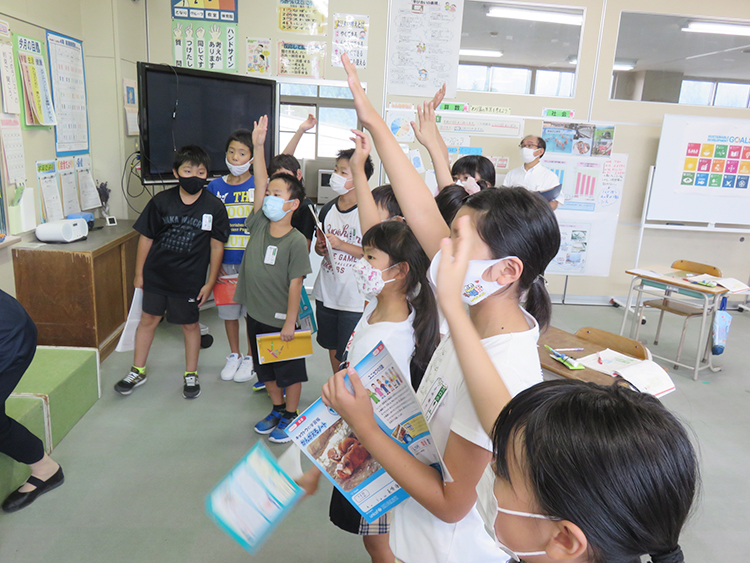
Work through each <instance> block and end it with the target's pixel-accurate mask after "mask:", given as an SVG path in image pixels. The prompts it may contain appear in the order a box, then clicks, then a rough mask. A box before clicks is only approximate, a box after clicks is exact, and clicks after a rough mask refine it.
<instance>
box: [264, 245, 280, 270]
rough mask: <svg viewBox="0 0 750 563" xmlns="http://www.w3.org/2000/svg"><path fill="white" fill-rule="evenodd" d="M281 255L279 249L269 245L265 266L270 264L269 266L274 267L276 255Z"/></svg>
mask: <svg viewBox="0 0 750 563" xmlns="http://www.w3.org/2000/svg"><path fill="white" fill-rule="evenodd" d="M278 253H279V249H278V248H277V247H275V246H273V245H268V246H267V247H266V257H265V258H264V259H263V263H264V264H268V265H269V266H273V265H274V264H276V255H277V254H278Z"/></svg>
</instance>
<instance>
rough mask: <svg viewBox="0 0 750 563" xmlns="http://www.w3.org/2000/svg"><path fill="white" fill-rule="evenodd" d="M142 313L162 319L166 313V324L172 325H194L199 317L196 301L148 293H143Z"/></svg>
mask: <svg viewBox="0 0 750 563" xmlns="http://www.w3.org/2000/svg"><path fill="white" fill-rule="evenodd" d="M143 312H144V313H148V314H149V315H154V316H156V317H163V316H164V313H165V312H166V314H167V322H169V323H172V324H174V325H191V324H195V323H197V322H198V318H199V317H200V312H199V310H198V300H197V299H193V298H190V299H188V298H187V297H172V296H171V295H162V294H160V293H151V292H150V291H144V292H143Z"/></svg>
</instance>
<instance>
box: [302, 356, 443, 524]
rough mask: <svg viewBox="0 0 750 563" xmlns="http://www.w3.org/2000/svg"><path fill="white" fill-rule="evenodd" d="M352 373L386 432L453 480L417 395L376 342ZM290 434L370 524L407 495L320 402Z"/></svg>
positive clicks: (311, 406)
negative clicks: (359, 382)
mask: <svg viewBox="0 0 750 563" xmlns="http://www.w3.org/2000/svg"><path fill="white" fill-rule="evenodd" d="M354 369H355V370H356V372H357V374H358V375H359V378H360V380H361V381H362V385H363V386H364V388H365V389H366V390H367V392H368V393H369V395H370V399H371V401H372V405H373V410H374V412H375V420H376V421H377V423H378V426H379V427H380V428H381V429H382V430H383V432H385V433H386V434H387V435H388V436H390V437H391V439H392V440H394V441H395V442H396V443H397V444H398V445H399V446H401V447H402V448H403V449H405V450H406V451H408V452H409V453H411V454H412V455H413V456H414V457H416V458H417V459H418V460H419V461H421V462H422V463H425V464H427V465H431V466H433V467H435V468H436V469H437V470H438V471H440V472H441V474H442V475H443V479H444V480H445V481H451V480H452V479H451V477H450V475H449V473H448V470H447V469H446V467H445V464H444V463H443V460H442V458H441V457H440V453H439V452H438V450H437V447H436V446H435V443H434V441H433V439H432V435H431V434H430V429H429V427H428V426H427V422H426V421H425V418H424V415H423V414H422V411H421V409H420V406H419V401H418V400H417V396H416V394H415V393H414V391H413V390H412V388H411V385H410V384H409V380H408V378H407V377H405V376H404V374H403V373H402V372H401V370H400V369H399V368H398V365H397V364H396V362H395V360H394V359H393V357H392V356H391V355H390V354H389V353H388V349H387V348H386V347H385V345H384V344H383V343H382V342H380V343H378V345H377V346H376V347H375V348H374V349H373V350H372V351H371V352H370V353H369V354H368V355H367V356H365V358H364V359H363V360H362V361H361V362H359V363H358V364H357V365H356V366H354ZM287 434H288V435H289V436H290V437H291V438H292V440H293V441H294V442H295V443H296V444H297V445H298V446H299V447H300V449H301V450H302V451H303V452H305V455H307V457H309V458H310V459H311V460H312V462H313V463H314V464H315V465H316V466H317V467H318V469H320V470H321V471H322V473H323V474H324V475H325V476H326V477H328V479H329V480H330V481H331V482H332V483H333V485H334V486H335V487H336V488H337V489H338V490H339V491H340V492H341V493H342V494H343V495H344V497H346V499H347V500H348V501H349V502H350V503H351V504H352V506H354V508H356V509H357V510H358V511H359V513H360V514H362V516H363V517H364V519H365V520H367V521H368V522H370V523H372V522H374V521H375V520H376V519H377V518H379V517H380V516H382V515H383V514H385V513H386V512H388V511H389V510H391V509H392V508H393V507H394V506H396V505H397V504H399V503H401V502H403V501H404V500H406V499H407V498H408V497H409V495H408V494H407V493H406V491H404V490H403V489H402V488H401V487H400V486H399V484H398V483H396V482H395V481H394V480H393V479H392V478H391V476H390V475H388V474H387V473H386V472H385V470H384V469H383V468H382V467H381V466H380V464H379V463H378V462H377V461H375V459H373V458H372V456H371V455H370V453H369V452H368V451H367V450H366V449H365V448H364V447H363V446H362V444H361V443H360V442H359V440H358V439H357V437H356V435H355V434H354V432H353V431H352V429H351V428H350V427H349V425H347V424H346V422H344V420H343V419H342V418H341V417H340V416H339V415H338V413H336V411H335V410H333V409H331V408H329V407H326V406H325V405H324V404H323V401H322V400H321V399H318V400H317V401H315V402H314V403H313V404H312V405H310V407H309V408H308V409H307V410H305V412H303V413H302V414H301V415H300V416H299V417H298V418H297V419H296V420H295V421H294V422H293V423H292V424H291V425H290V426H289V428H287Z"/></svg>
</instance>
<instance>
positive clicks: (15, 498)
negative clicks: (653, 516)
mask: <svg viewBox="0 0 750 563" xmlns="http://www.w3.org/2000/svg"><path fill="white" fill-rule="evenodd" d="M63 481H65V476H64V475H63V470H62V467H60V468H58V470H57V471H56V472H55V474H54V475H53V476H52V477H50V478H49V479H47V480H46V481H42V480H41V479H39V478H37V477H34V476H33V475H32V476H30V477H29V478H28V479H27V480H26V482H27V483H29V484H31V485H34V486H35V487H36V489H34V490H33V491H29V492H28V493H21V492H18V491H14V492H12V493H11V494H9V495H8V498H6V499H5V502H3V507H2V508H3V512H15V511H17V510H21V509H22V508H26V507H27V506H29V505H30V504H31V503H32V502H34V501H35V500H36V499H37V497H38V496H40V495H43V494H44V493H46V492H49V491H51V490H52V489H54V488H56V487H59V486H60V485H62V484H63Z"/></svg>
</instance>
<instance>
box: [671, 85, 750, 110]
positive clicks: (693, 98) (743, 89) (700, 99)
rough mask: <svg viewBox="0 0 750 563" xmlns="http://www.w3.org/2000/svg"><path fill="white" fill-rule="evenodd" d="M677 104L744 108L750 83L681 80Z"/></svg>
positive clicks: (748, 98) (749, 92)
mask: <svg viewBox="0 0 750 563" xmlns="http://www.w3.org/2000/svg"><path fill="white" fill-rule="evenodd" d="M678 103H680V104H690V105H694V106H716V107H727V108H746V107H748V104H749V103H750V83H742V82H719V81H710V80H683V81H682V85H681V87H680V98H679V102H678Z"/></svg>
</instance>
